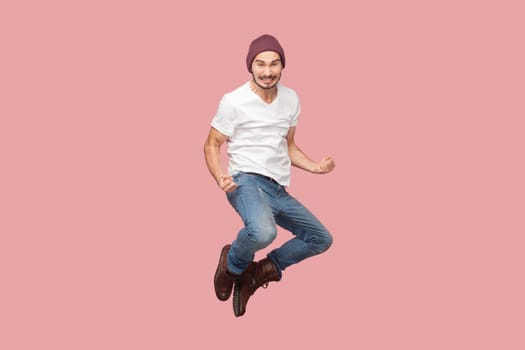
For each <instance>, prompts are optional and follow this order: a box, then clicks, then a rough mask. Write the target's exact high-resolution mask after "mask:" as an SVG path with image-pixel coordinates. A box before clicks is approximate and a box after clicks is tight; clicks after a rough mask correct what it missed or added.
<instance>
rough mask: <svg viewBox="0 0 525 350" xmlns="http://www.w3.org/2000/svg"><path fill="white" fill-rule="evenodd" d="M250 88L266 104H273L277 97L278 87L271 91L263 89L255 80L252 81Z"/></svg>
mask: <svg viewBox="0 0 525 350" xmlns="http://www.w3.org/2000/svg"><path fill="white" fill-rule="evenodd" d="M250 88H251V89H252V91H253V92H254V93H255V94H256V95H257V96H259V97H260V98H261V99H262V100H263V101H264V102H266V103H272V102H273V100H275V98H276V97H277V85H275V86H274V87H272V88H270V89H263V88H261V87H260V86H259V85H257V84H256V83H255V82H254V81H253V80H251V81H250Z"/></svg>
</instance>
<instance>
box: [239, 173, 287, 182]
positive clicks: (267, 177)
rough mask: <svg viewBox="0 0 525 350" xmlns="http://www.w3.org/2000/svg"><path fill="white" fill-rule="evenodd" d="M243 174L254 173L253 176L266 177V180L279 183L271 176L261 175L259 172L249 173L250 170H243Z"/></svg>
mask: <svg viewBox="0 0 525 350" xmlns="http://www.w3.org/2000/svg"><path fill="white" fill-rule="evenodd" d="M245 174H250V175H255V176H258V177H262V178H263V179H266V180H268V181H271V182H273V183H274V184H277V185H279V183H278V182H277V181H275V180H274V179H273V178H271V177H269V176H266V175H261V174H257V173H251V172H245Z"/></svg>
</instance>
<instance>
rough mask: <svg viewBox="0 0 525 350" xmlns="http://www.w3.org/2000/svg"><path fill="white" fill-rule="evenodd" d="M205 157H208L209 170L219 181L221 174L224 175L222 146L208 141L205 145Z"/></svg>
mask: <svg viewBox="0 0 525 350" xmlns="http://www.w3.org/2000/svg"><path fill="white" fill-rule="evenodd" d="M204 157H205V159H206V166H207V167H208V171H209V172H210V174H211V175H212V176H213V178H214V179H215V181H217V183H218V182H219V179H220V178H221V176H223V175H224V172H223V170H222V163H221V153H220V147H219V146H216V145H210V144H208V143H206V145H205V146H204Z"/></svg>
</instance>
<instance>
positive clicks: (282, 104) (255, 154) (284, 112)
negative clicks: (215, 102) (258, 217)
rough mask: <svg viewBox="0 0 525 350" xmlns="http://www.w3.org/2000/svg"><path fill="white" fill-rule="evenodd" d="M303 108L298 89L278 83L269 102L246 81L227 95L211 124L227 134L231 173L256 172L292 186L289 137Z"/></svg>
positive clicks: (229, 170) (229, 169) (284, 184)
mask: <svg viewBox="0 0 525 350" xmlns="http://www.w3.org/2000/svg"><path fill="white" fill-rule="evenodd" d="M300 110H301V107H300V104H299V98H298V97H297V94H296V93H295V91H293V90H292V89H290V88H287V87H285V86H283V85H281V84H278V85H277V97H276V98H275V99H274V100H273V101H272V103H270V104H268V103H266V102H264V101H263V100H262V99H261V98H260V97H259V96H258V95H257V94H256V93H255V92H253V91H252V89H251V88H250V83H249V82H247V83H245V84H243V85H242V86H241V87H239V88H237V89H235V90H233V91H232V92H229V93H227V94H225V95H224V96H223V98H222V100H221V102H220V104H219V109H218V111H217V114H216V115H215V117H214V118H213V120H212V122H211V126H212V127H213V128H215V129H217V130H218V131H219V132H220V133H221V134H224V135H226V136H228V156H229V158H230V161H229V166H228V172H229V173H230V175H235V174H237V173H238V172H240V171H243V172H254V173H258V174H261V175H266V176H269V177H271V178H273V179H274V180H275V181H277V182H278V183H279V184H281V185H283V186H289V185H290V173H291V171H290V169H291V162H290V156H289V155H288V142H287V140H286V136H287V135H288V130H289V129H290V127H292V126H296V125H297V118H298V117H299V113H300Z"/></svg>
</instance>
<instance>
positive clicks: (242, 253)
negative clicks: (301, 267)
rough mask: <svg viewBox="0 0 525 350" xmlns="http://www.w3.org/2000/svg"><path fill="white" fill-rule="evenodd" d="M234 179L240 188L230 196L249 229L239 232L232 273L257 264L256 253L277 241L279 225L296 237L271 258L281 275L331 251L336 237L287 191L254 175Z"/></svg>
mask: <svg viewBox="0 0 525 350" xmlns="http://www.w3.org/2000/svg"><path fill="white" fill-rule="evenodd" d="M233 179H234V181H235V183H237V186H238V187H237V188H236V189H235V191H233V192H231V193H227V194H226V195H227V197H228V201H229V202H230V204H231V205H232V206H233V208H235V210H236V211H237V213H238V214H239V215H240V216H241V218H242V221H243V223H244V226H245V227H244V228H243V229H241V230H240V231H239V234H238V235H237V238H236V239H235V240H234V241H233V243H232V246H231V248H230V251H229V253H228V270H230V271H231V272H233V273H236V274H240V273H241V272H243V271H244V270H245V269H246V267H248V265H249V264H250V262H252V261H253V259H254V255H255V252H256V251H258V250H260V249H263V248H265V247H267V246H268V245H269V244H270V243H272V241H273V240H274V239H275V237H276V236H277V226H276V225H279V226H280V227H282V228H284V229H285V230H288V231H290V232H291V233H292V234H293V235H294V236H295V237H294V238H292V239H291V240H289V241H287V242H286V243H284V244H283V245H282V246H281V247H279V248H277V249H275V250H272V251H271V252H270V253H269V254H268V258H269V259H271V260H272V262H273V263H274V264H275V266H276V267H277V269H278V270H279V275H281V272H282V271H283V270H284V269H286V268H287V267H288V266H290V265H292V264H296V263H298V262H300V261H301V260H304V259H306V258H308V257H311V256H314V255H317V254H320V253H322V252H324V251H325V250H327V249H328V248H329V247H330V245H331V244H332V235H331V234H330V233H329V232H328V230H327V229H326V228H325V227H324V226H323V224H321V222H319V220H317V218H316V217H315V216H314V215H313V214H312V213H311V212H310V211H309V210H308V209H306V208H305V207H304V206H303V205H302V204H301V203H299V201H297V200H296V199H295V198H293V197H292V196H291V195H290V194H289V193H288V192H287V191H286V188H285V187H283V186H281V185H279V184H278V183H277V182H275V181H273V180H271V179H270V178H268V177H265V176H262V175H257V174H251V173H238V174H236V175H235V176H234V177H233Z"/></svg>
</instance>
